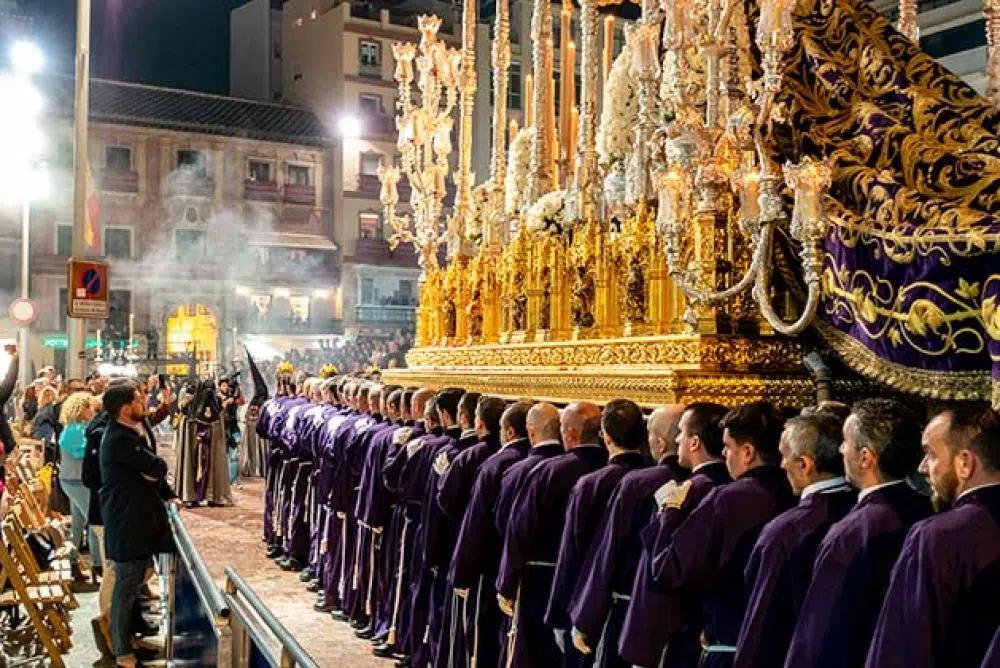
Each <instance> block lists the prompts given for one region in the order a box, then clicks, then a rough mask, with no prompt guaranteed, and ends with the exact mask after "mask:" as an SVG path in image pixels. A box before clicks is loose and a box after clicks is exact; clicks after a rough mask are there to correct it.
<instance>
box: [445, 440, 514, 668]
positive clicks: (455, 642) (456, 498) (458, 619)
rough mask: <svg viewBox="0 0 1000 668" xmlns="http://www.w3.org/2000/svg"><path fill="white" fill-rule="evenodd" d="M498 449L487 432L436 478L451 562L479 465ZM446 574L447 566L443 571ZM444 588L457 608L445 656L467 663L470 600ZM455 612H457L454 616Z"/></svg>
mask: <svg viewBox="0 0 1000 668" xmlns="http://www.w3.org/2000/svg"><path fill="white" fill-rule="evenodd" d="M499 449H500V439H499V438H498V437H497V436H494V435H493V434H487V435H486V439H485V440H484V441H482V442H480V443H476V444H475V445H472V446H470V447H468V448H465V449H464V450H462V451H461V452H459V453H458V454H457V455H456V456H455V458H454V459H453V460H452V461H451V464H450V465H449V466H448V470H447V471H445V472H444V474H443V475H442V476H441V478H440V480H439V481H438V495H437V502H438V507H439V508H440V509H441V512H443V513H444V514H445V515H446V516H447V517H448V520H449V526H451V527H452V528H453V536H452V544H451V552H450V553H449V554H448V562H449V564H450V562H451V559H452V557H453V555H454V554H455V545H456V544H457V543H458V531H459V529H460V528H461V524H462V519H463V518H464V517H465V510H466V508H468V504H469V499H470V498H471V496H472V488H473V486H474V485H475V483H476V476H477V475H478V474H479V468H480V467H481V466H482V464H483V462H485V461H486V460H487V459H488V458H489V457H490V456H491V455H493V454H495V453H496V452H497V451H498V450H499ZM445 575H447V569H446V572H445ZM447 591H448V592H449V593H451V595H452V602H453V604H454V605H455V606H456V607H458V608H459V610H458V611H453V618H452V620H451V622H452V623H451V628H452V629H453V630H454V633H453V637H452V640H451V645H450V646H449V648H448V655H449V656H450V657H451V658H452V659H453V661H454V665H456V666H459V667H462V666H465V665H467V664H468V662H469V660H470V655H471V653H472V644H471V638H470V637H469V636H467V635H466V633H465V631H466V627H467V625H468V622H467V618H468V615H467V612H468V610H469V608H470V603H469V599H468V598H467V597H466V598H462V597H461V596H459V595H458V594H457V593H455V589H454V587H452V586H451V583H450V582H449V583H448V588H447ZM455 612H457V613H458V614H457V615H456V614H455Z"/></svg>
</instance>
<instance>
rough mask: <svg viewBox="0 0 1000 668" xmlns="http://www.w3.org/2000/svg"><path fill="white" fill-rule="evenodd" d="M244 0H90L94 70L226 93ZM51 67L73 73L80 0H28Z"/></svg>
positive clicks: (127, 78) (26, 5) (111, 75)
mask: <svg viewBox="0 0 1000 668" xmlns="http://www.w3.org/2000/svg"><path fill="white" fill-rule="evenodd" d="M244 1H245V0H91V2H92V3H93V12H92V15H91V51H92V54H93V55H92V63H91V74H92V75H93V76H98V77H106V78H111V79H123V80H125V81H134V82H138V83H144V84H150V85H156V86H167V87H171V88H184V89H188V90H199V91H205V92H209V93H222V94H225V93H227V92H228V89H229V11H230V10H231V9H233V8H234V7H238V6H239V5H242V4H243V3H244ZM21 4H22V5H23V7H24V8H25V9H26V10H27V12H28V13H29V14H30V15H31V16H33V17H34V19H35V37H36V40H37V41H38V42H39V45H40V46H41V47H42V49H43V50H44V51H45V52H46V53H47V54H48V61H49V62H48V65H49V67H50V68H51V69H54V70H57V71H62V72H72V70H73V51H74V48H75V40H76V4H77V0H22V3H21Z"/></svg>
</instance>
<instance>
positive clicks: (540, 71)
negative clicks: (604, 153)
mask: <svg viewBox="0 0 1000 668" xmlns="http://www.w3.org/2000/svg"><path fill="white" fill-rule="evenodd" d="M531 39H532V41H533V42H534V44H532V62H533V67H534V72H535V90H534V96H535V139H534V142H533V144H532V150H531V187H530V189H529V193H528V197H529V199H530V200H531V202H534V201H536V200H537V199H538V198H539V197H541V196H542V195H544V194H546V193H548V192H551V191H552V190H553V179H552V142H551V137H552V128H551V127H550V123H551V115H550V114H549V105H551V104H554V101H553V100H550V99H549V93H550V92H551V87H550V86H549V81H550V80H551V79H552V55H553V54H552V51H553V46H552V3H551V0H535V5H534V12H533V13H532V17H531Z"/></svg>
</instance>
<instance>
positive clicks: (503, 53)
mask: <svg viewBox="0 0 1000 668" xmlns="http://www.w3.org/2000/svg"><path fill="white" fill-rule="evenodd" d="M509 2H510V0H497V8H496V12H497V13H496V17H495V19H494V29H493V32H494V35H493V54H492V55H493V100H494V103H493V147H492V149H493V151H492V155H491V159H490V179H491V180H492V182H493V187H492V193H491V203H490V213H489V217H488V219H487V221H486V225H484V229H483V247H484V248H490V247H491V246H494V245H495V244H498V243H500V242H501V241H503V239H501V235H500V231H501V226H502V221H503V212H504V193H505V192H506V191H507V104H506V102H507V88H508V86H509V80H508V73H509V70H510V4H509ZM511 139H513V136H512V137H511ZM503 227H506V226H503Z"/></svg>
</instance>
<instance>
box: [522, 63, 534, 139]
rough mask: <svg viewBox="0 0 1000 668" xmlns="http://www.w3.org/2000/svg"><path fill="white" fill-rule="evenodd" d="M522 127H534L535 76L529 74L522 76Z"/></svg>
mask: <svg viewBox="0 0 1000 668" xmlns="http://www.w3.org/2000/svg"><path fill="white" fill-rule="evenodd" d="M524 127H526V128H533V127H535V78H534V77H533V76H532V75H531V74H527V75H525V77H524Z"/></svg>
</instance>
